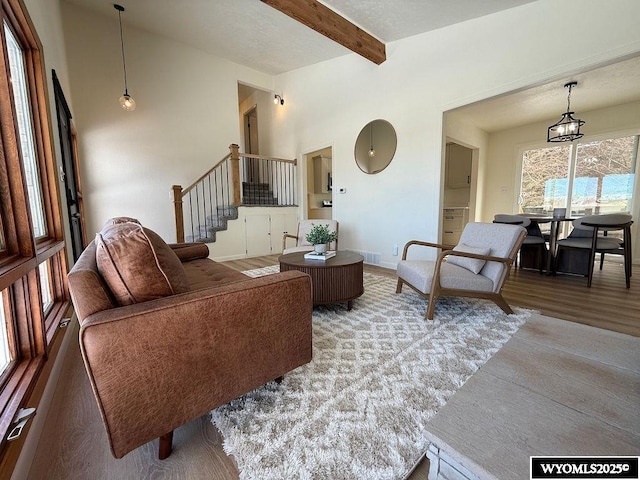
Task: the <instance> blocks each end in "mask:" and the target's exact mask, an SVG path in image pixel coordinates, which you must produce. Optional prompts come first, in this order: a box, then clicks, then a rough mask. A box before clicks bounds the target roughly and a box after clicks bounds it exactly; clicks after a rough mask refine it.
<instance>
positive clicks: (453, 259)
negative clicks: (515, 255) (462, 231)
mask: <svg viewBox="0 0 640 480" xmlns="http://www.w3.org/2000/svg"><path fill="white" fill-rule="evenodd" d="M453 249H454V250H455V251H456V252H467V253H475V254H477V255H489V254H490V253H491V248H489V247H472V246H471V245H466V244H464V243H460V244H459V245H456V246H455V247H453ZM447 262H449V263H451V264H453V265H458V266H459V267H462V268H466V269H467V270H469V271H471V272H473V273H479V272H480V270H482V267H484V264H485V263H487V262H486V260H481V259H479V258H469V257H458V256H456V255H449V256H447Z"/></svg>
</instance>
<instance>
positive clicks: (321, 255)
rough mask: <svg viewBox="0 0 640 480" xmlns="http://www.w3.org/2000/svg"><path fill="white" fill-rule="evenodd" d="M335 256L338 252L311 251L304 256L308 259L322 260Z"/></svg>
mask: <svg viewBox="0 0 640 480" xmlns="http://www.w3.org/2000/svg"><path fill="white" fill-rule="evenodd" d="M335 256H336V252H334V251H328V252H325V253H317V252H309V253H305V254H304V258H305V259H306V260H321V261H324V260H327V259H329V258H331V257H335Z"/></svg>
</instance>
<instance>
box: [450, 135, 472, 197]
mask: <svg viewBox="0 0 640 480" xmlns="http://www.w3.org/2000/svg"><path fill="white" fill-rule="evenodd" d="M472 154H473V151H472V150H471V149H470V148H466V147H463V146H462V145H458V144H457V143H448V144H447V147H446V156H445V160H446V162H445V186H446V188H464V187H469V185H470V184H471V160H472Z"/></svg>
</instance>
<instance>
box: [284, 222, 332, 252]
mask: <svg viewBox="0 0 640 480" xmlns="http://www.w3.org/2000/svg"><path fill="white" fill-rule="evenodd" d="M314 225H327V226H328V227H329V231H330V232H336V234H337V233H338V221H337V220H300V222H298V231H297V232H296V234H295V235H291V234H289V233H285V234H284V235H283V236H282V254H283V255H287V254H289V253H296V252H310V251H312V250H313V245H312V244H311V243H309V242H307V234H308V233H309V232H310V231H311V229H312V228H313V226H314ZM287 238H293V239H295V241H296V246H295V247H289V248H287ZM329 250H338V237H337V236H336V239H335V240H334V241H333V242H331V243H330V244H329Z"/></svg>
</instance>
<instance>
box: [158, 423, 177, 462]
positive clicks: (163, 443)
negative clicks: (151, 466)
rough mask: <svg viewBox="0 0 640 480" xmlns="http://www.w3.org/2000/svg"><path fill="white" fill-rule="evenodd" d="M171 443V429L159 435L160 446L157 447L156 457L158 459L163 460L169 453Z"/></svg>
mask: <svg viewBox="0 0 640 480" xmlns="http://www.w3.org/2000/svg"><path fill="white" fill-rule="evenodd" d="M172 443H173V430H171V431H170V432H169V433H165V434H164V435H162V436H161V437H160V448H159V449H158V458H159V459H160V460H165V459H166V458H167V457H168V456H169V455H171V450H172V445H171V444H172Z"/></svg>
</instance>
